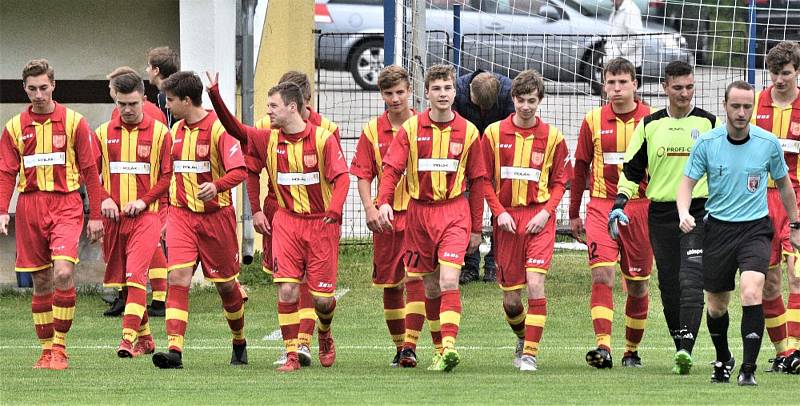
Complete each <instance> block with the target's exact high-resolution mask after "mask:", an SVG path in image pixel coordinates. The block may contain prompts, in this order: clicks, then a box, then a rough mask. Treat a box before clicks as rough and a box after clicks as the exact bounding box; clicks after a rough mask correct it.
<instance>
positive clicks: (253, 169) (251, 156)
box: [244, 138, 272, 235]
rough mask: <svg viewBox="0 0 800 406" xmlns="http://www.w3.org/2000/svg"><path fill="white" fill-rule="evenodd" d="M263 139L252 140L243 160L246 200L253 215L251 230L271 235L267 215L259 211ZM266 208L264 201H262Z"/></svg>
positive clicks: (264, 158)
mask: <svg viewBox="0 0 800 406" xmlns="http://www.w3.org/2000/svg"><path fill="white" fill-rule="evenodd" d="M263 141H264V139H263V138H258V139H254V140H253V142H251V143H249V144H248V145H247V148H246V150H245V155H244V160H245V165H246V166H247V180H246V185H247V199H248V201H249V202H250V210H251V212H252V213H253V228H255V230H256V231H257V232H258V233H260V234H264V235H270V234H272V225H271V224H269V220H268V219H267V215H266V214H264V211H263V210H262V209H261V207H262V206H261V203H260V202H261V173H262V172H263V171H262V170H263V169H264V163H265V162H266V156H262V154H261V151H266V150H267V148H266V145H260V144H261V143H262V142H263ZM264 206H266V200H264Z"/></svg>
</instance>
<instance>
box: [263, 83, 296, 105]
mask: <svg viewBox="0 0 800 406" xmlns="http://www.w3.org/2000/svg"><path fill="white" fill-rule="evenodd" d="M275 93H278V94H279V95H280V96H281V100H283V103H284V104H286V105H288V104H289V103H294V104H296V105H297V110H298V111H302V109H303V108H304V107H305V98H304V97H303V91H302V89H301V88H300V86H298V85H297V84H296V83H294V82H281V83H278V84H277V85H275V86H272V88H271V89H269V92H267V95H269V96H272V95H274V94H275Z"/></svg>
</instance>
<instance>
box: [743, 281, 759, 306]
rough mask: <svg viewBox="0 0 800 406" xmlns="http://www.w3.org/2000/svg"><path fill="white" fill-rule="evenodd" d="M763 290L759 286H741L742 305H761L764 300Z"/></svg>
mask: <svg viewBox="0 0 800 406" xmlns="http://www.w3.org/2000/svg"><path fill="white" fill-rule="evenodd" d="M762 292H763V291H762V289H760V287H759V286H753V285H742V286H741V295H742V305H743V306H752V305H756V304H760V303H761V300H762V297H763V296H762Z"/></svg>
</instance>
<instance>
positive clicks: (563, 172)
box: [545, 139, 572, 215]
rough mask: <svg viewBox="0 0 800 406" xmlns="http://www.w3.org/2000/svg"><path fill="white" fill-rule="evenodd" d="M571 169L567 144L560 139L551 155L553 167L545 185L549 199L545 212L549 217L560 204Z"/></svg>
mask: <svg viewBox="0 0 800 406" xmlns="http://www.w3.org/2000/svg"><path fill="white" fill-rule="evenodd" d="M571 168H572V166H571V165H570V163H569V151H568V150H567V142H566V141H564V140H563V139H562V140H561V142H559V143H558V145H556V150H555V153H554V154H553V167H552V169H551V170H550V180H549V181H548V185H547V187H548V188H549V189H550V199H549V200H548V201H547V204H545V210H547V211H548V212H550V215H553V214H554V213H555V210H556V207H558V204H559V203H561V198H562V197H564V190H565V189H566V186H567V180H568V179H569V178H570V170H571Z"/></svg>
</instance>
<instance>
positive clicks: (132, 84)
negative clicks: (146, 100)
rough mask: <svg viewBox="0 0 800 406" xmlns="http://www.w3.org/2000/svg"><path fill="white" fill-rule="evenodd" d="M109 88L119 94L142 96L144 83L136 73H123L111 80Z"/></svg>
mask: <svg viewBox="0 0 800 406" xmlns="http://www.w3.org/2000/svg"><path fill="white" fill-rule="evenodd" d="M111 87H113V88H114V91H115V92H117V93H121V94H130V93H133V92H139V94H144V82H143V81H142V77H141V76H139V74H138V73H136V72H128V73H123V74H121V75H118V76H115V77H114V78H112V79H111Z"/></svg>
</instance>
